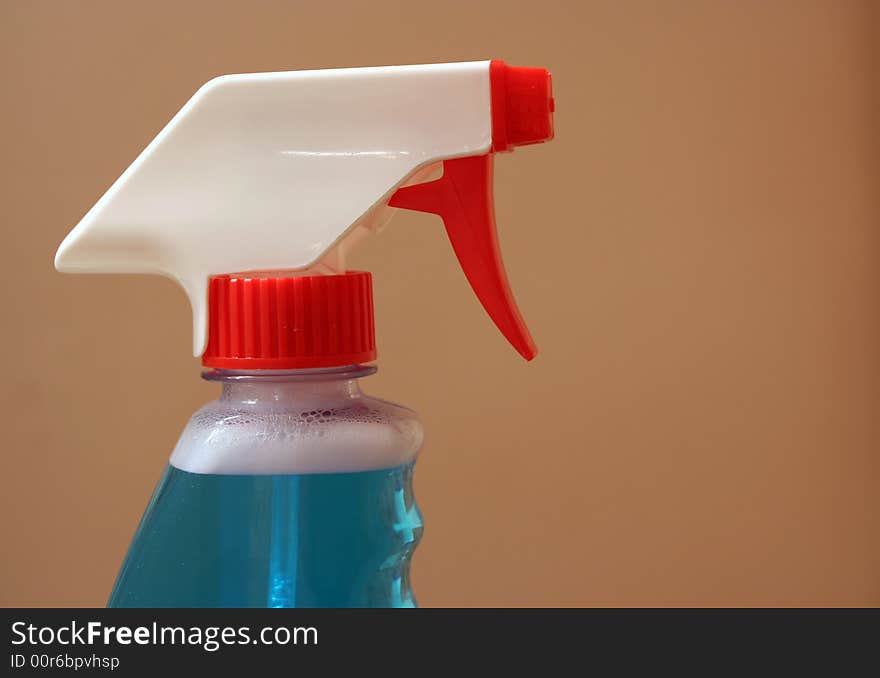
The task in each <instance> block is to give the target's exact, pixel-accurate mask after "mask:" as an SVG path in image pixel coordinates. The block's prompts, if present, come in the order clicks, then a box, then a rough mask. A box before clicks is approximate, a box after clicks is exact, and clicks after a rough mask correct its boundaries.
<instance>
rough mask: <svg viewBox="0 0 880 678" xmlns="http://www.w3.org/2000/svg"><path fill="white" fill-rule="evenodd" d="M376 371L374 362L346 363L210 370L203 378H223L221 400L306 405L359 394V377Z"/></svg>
mask: <svg viewBox="0 0 880 678" xmlns="http://www.w3.org/2000/svg"><path fill="white" fill-rule="evenodd" d="M375 372H376V367H374V366H372V365H345V366H342V367H328V368H320V369H306V370H208V371H206V372H203V373H202V378H203V379H206V380H208V381H218V382H220V383H221V384H222V387H223V391H222V394H221V396H220V401H221V402H224V403H227V404H230V405H239V406H245V407H247V406H253V407H273V406H284V405H296V406H297V407H302V406H305V405H311V406H320V405H321V404H322V403H328V404H329V403H338V402H339V401H340V400H345V399H350V398H358V397H360V396H361V389H360V383H359V381H358V380H359V379H360V378H361V377H366V376H369V375H371V374H374V373H375Z"/></svg>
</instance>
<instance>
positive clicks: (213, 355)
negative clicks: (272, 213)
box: [202, 271, 376, 370]
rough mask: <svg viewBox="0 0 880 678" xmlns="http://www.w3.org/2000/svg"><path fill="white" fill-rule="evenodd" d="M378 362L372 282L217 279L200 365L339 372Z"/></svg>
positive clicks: (353, 278) (355, 277) (351, 278)
mask: <svg viewBox="0 0 880 678" xmlns="http://www.w3.org/2000/svg"><path fill="white" fill-rule="evenodd" d="M375 359H376V334H375V329H374V326H373V285H372V276H371V275H370V274H369V273H366V272H363V271H350V272H348V273H344V274H342V275H317V276H305V277H277V276H250V275H247V274H238V275H218V276H213V277H212V278H211V280H210V282H209V286H208V347H207V349H205V353H204V355H203V356H202V364H203V365H206V366H207V367H215V368H220V369H227V370H247V369H258V370H290V369H306V368H314V367H334V366H338V365H353V364H356V363H364V362H370V361H371V360H375Z"/></svg>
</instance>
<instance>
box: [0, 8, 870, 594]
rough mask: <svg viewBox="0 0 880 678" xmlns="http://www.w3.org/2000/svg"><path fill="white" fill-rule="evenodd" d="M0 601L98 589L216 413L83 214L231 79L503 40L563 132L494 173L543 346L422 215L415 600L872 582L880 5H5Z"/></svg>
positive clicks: (398, 339)
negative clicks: (175, 119)
mask: <svg viewBox="0 0 880 678" xmlns="http://www.w3.org/2000/svg"><path fill="white" fill-rule="evenodd" d="M0 7H2V10H0V50H2V51H0V69H2V83H3V89H2V95H0V96H2V99H0V101H2V107H0V134H2V150H3V154H2V158H3V162H2V164H0V167H2V169H0V172H2V177H0V203H2V209H3V229H4V232H3V235H4V238H3V247H2V250H0V251H2V253H3V264H4V268H5V271H4V273H5V276H4V279H5V285H3V288H2V306H3V309H4V318H5V320H4V323H3V325H4V326H3V332H2V333H0V342H2V343H0V351H2V356H3V358H4V365H3V387H2V389H0V399H2V400H0V411H2V422H0V424H2V429H3V449H2V455H0V464H2V468H0V472H2V479H0V483H2V494H0V497H2V499H0V501H2V505H0V516H2V518H0V542H2V544H3V546H2V549H3V558H2V565H0V568H2V570H0V603H2V604H6V605H12V604H16V605H100V604H103V603H104V601H105V599H106V595H107V593H108V592H109V589H110V586H111V585H112V582H113V579H114V577H115V573H116V569H117V567H118V566H119V564H120V561H121V559H122V557H123V554H124V551H125V548H126V546H127V543H128V540H129V538H130V536H131V534H132V532H133V530H134V527H135V525H136V522H137V520H138V518H139V516H140V513H141V511H142V510H143V508H144V506H145V503H146V501H147V498H148V496H149V493H150V491H151V489H152V487H153V484H154V483H155V481H156V480H157V478H158V476H159V473H160V471H161V469H162V467H163V465H164V464H165V461H166V459H167V456H168V454H169V452H170V450H171V447H172V445H173V443H174V441H175V439H176V437H177V435H178V433H179V432H180V430H181V428H182V426H183V424H184V422H185V420H186V418H187V417H188V415H189V414H190V412H191V411H192V410H194V409H195V408H196V407H197V406H199V405H200V404H201V403H202V402H204V401H205V400H207V399H209V398H211V397H213V395H214V393H215V389H216V387H215V386H212V385H209V384H206V383H203V382H201V381H200V380H199V378H198V374H199V369H200V367H199V364H198V361H197V360H195V359H193V358H191V357H190V356H189V347H190V323H189V311H188V308H187V304H186V299H185V297H184V295H183V294H182V293H181V292H180V291H179V290H178V289H176V288H175V287H174V286H173V285H172V284H171V283H169V282H167V281H163V280H161V279H158V278H148V277H115V276H114V277H99V276H94V277H90V276H62V275H60V274H56V273H55V272H54V271H53V269H52V265H51V260H52V256H53V253H54V250H55V248H56V246H57V245H58V243H59V242H60V241H61V239H62V237H63V236H64V235H65V233H66V232H67V231H68V230H69V229H70V228H71V227H72V226H73V225H74V224H75V223H76V222H77V220H78V219H79V218H80V217H81V216H82V215H83V213H84V212H85V211H86V210H87V209H88V208H89V207H90V206H91V205H92V204H93V203H94V201H95V200H96V199H97V198H98V197H99V196H100V195H101V193H102V192H103V191H104V190H105V189H106V187H107V186H108V185H109V184H110V183H111V182H112V181H113V180H114V179H115V178H116V177H117V176H118V174H119V173H120V172H121V171H122V170H123V169H124V168H125V167H126V166H127V165H128V163H129V162H130V161H131V160H132V159H133V158H134V157H135V156H136V155H137V153H138V152H139V151H140V150H141V148H142V147H143V146H144V145H145V144H146V143H147V142H148V141H149V140H150V139H151V138H152V137H153V136H154V135H155V134H156V132H157V131H158V130H159V129H161V127H162V126H163V125H164V124H165V122H166V121H167V120H168V119H169V118H170V116H171V115H172V114H173V113H174V112H175V111H176V110H177V108H178V107H179V106H180V105H181V104H182V103H183V102H184V101H185V100H186V99H187V98H188V97H189V96H190V94H191V93H192V92H193V91H194V90H195V89H196V88H197V87H198V86H199V85H200V84H201V83H202V82H203V81H205V80H207V79H208V78H210V77H212V76H214V75H218V74H221V73H227V72H238V71H262V70H283V69H301V68H314V67H333V66H350V65H376V64H389V63H420V62H431V61H452V60H468V59H478V58H503V59H505V60H507V61H508V62H510V63H514V64H522V65H542V66H546V67H548V68H550V69H551V70H552V71H553V74H554V84H555V92H556V100H557V111H558V113H557V116H556V127H557V138H556V141H555V142H554V143H552V144H549V145H547V146H542V147H533V148H525V149H521V150H518V151H517V152H516V153H514V154H512V155H505V156H503V157H500V158H499V159H498V162H497V180H496V185H497V189H496V192H497V210H498V221H499V226H500V231H501V240H502V245H503V248H504V253H505V257H506V260H507V264H508V271H509V273H510V277H511V280H512V281H513V284H514V287H515V289H516V292H517V296H518V299H519V301H520V304H521V306H522V309H523V312H524V314H525V316H526V318H527V320H528V321H529V323H530V325H531V327H532V329H533V331H534V334H535V336H536V339H537V341H538V344H539V347H540V349H541V355H540V356H539V357H538V359H537V360H536V361H535V362H534V363H532V364H526V363H524V362H522V361H521V360H520V359H519V358H518V356H517V355H516V354H515V353H514V352H513V351H512V350H510V349H509V348H508V347H507V346H506V345H505V343H504V342H503V340H502V339H501V337H500V335H498V333H497V332H496V330H495V329H494V327H493V326H492V325H491V323H490V322H489V321H488V319H487V318H486V317H484V315H483V313H482V311H481V309H480V307H479V305H478V304H477V302H476V301H475V299H474V298H473V297H472V295H471V293H470V291H469V289H468V287H467V284H466V282H465V280H464V277H463V276H462V275H461V273H460V272H459V270H458V265H457V262H456V261H455V259H454V257H453V255H452V252H451V249H450V247H449V245H448V243H447V242H446V240H445V235H444V232H443V228H442V225H441V223H440V222H439V221H438V220H436V219H434V218H432V217H429V216H426V215H416V214H403V213H401V214H400V215H399V216H398V217H397V218H396V220H395V221H394V222H393V223H392V225H391V226H390V227H389V228H388V229H387V230H386V231H385V232H384V233H383V234H382V235H381V236H380V237H378V238H376V239H374V240H373V241H372V242H370V243H368V244H367V245H366V246H364V247H363V248H362V250H361V252H360V253H359V254H358V256H357V257H356V260H355V262H354V263H355V265H357V266H359V267H367V268H369V269H371V270H372V271H373V272H374V274H375V279H376V295H377V298H376V302H377V307H378V311H377V312H378V318H377V321H378V328H379V341H380V365H381V369H380V372H379V374H378V375H377V376H375V377H372V378H370V379H369V380H368V381H367V382H366V383H365V387H366V388H367V390H369V391H371V392H373V393H376V394H379V395H384V396H387V397H391V398H392V399H395V400H399V401H401V402H403V403H406V404H408V405H410V406H412V407H414V408H416V409H417V410H419V411H420V412H422V413H423V415H424V419H425V423H426V425H427V429H428V438H427V444H426V447H425V449H424V452H423V455H422V457H421V461H420V462H419V466H418V471H417V474H416V475H417V481H416V491H417V495H418V499H419V502H420V504H421V506H422V508H423V509H424V513H425V516H426V520H427V529H426V533H425V538H424V541H423V542H422V545H421V547H420V548H419V550H418V553H417V556H416V559H415V566H414V581H415V586H416V591H417V594H418V596H419V598H420V601H421V603H422V604H423V605H607V604H621V605H666V604H681V605H691V604H694V605H718V604H724V605H749V604H762V605H763V604H784V605H829V604H844V605H864V604H871V605H877V604H880V493H878V487H880V193H878V179H880V77H878V73H880V3H877V2H871V1H867V2H840V1H835V0H827V1H825V2H807V1H801V2H783V1H779V0H777V1H774V2H765V1H758V0H751V1H748V2H726V1H722V0H717V1H708V0H707V1H703V2H686V1H683V0H678V1H674V2H665V3H659V2H653V1H648V0H645V1H643V2H642V1H636V0H629V1H626V2H614V1H608V2H574V1H571V2H553V1H550V0H548V1H545V2H532V1H528V2H514V1H513V0H506V1H503V2H473V1H470V2H457V1H451V0H444V1H443V2H430V3H421V2H416V1H414V0H407V1H405V2H390V1H387V0H373V1H371V2H334V1H332V0H328V1H326V2H306V1H302V2H276V3H269V2H238V3H229V2H227V3H217V2H179V1H178V2H156V1H152V2H118V1H115V0H114V1H102V2H86V1H84V0H82V1H79V2H73V1H69V2H61V1H58V2H46V1H42V2H32V1H25V0H21V1H10V0H2V3H0Z"/></svg>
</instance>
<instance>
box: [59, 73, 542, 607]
mask: <svg viewBox="0 0 880 678" xmlns="http://www.w3.org/2000/svg"><path fill="white" fill-rule="evenodd" d="M552 113H553V98H552V92H551V81H550V75H549V73H548V72H547V71H546V70H544V69H541V68H522V67H512V66H508V65H506V64H505V63H503V62H501V61H480V62H469V63H451V64H431V65H421V66H390V67H379V68H349V69H330V70H315V71H295V72H283V73H256V74H244V75H226V76H221V77H219V78H215V79H213V80H211V81H209V82H208V83H206V84H205V85H204V86H203V87H202V88H201V89H199V90H198V91H197V92H196V94H195V95H194V96H193V97H192V98H191V99H190V100H189V101H188V102H187V103H186V104H185V105H184V106H183V108H182V109H181V110H180V111H179V112H178V113H177V114H176V115H175V116H174V117H173V118H172V120H171V121H170V122H169V123H168V124H167V125H166V126H165V128H164V129H163V130H162V131H161V132H160V133H159V134H158V135H157V136H156V138H155V139H154V140H153V141H152V142H151V143H150V144H149V145H148V146H147V147H146V149H144V151H143V152H142V153H141V154H140V155H139V156H138V157H137V159H135V161H134V162H133V163H132V164H131V165H130V166H129V167H128V169H126V170H125V172H123V174H122V175H121V176H120V177H119V178H118V179H117V180H116V182H115V183H114V184H113V185H112V186H111V187H110V188H109V189H108V190H107V192H106V193H105V194H104V195H103V197H101V199H100V200H98V202H97V203H96V204H95V205H94V207H92V209H91V210H90V211H89V212H88V213H87V214H86V215H85V216H84V217H83V219H82V220H81V221H80V222H79V224H77V226H76V227H75V228H74V229H73V230H72V231H71V232H70V233H69V234H68V236H67V237H66V238H65V240H64V241H63V242H62V244H61V246H60V247H59V249H58V252H57V254H56V257H55V266H56V268H57V269H58V270H59V271H64V272H88V273H101V272H103V273H154V274H159V275H163V276H166V277H169V278H171V279H172V280H174V281H176V282H177V283H179V284H180V286H181V287H183V289H184V291H185V292H186V294H187V295H188V297H189V301H190V305H191V308H192V315H193V337H194V347H193V348H194V354H195V355H196V356H199V355H201V356H202V363H203V365H204V366H205V367H206V368H207V370H206V371H205V372H204V373H203V377H204V378H205V379H208V380H212V381H217V382H219V383H220V384H221V385H222V394H221V396H220V398H219V399H218V400H215V401H213V402H211V403H209V404H207V405H205V406H204V407H202V408H201V409H200V410H198V411H197V412H196V413H195V414H194V415H193V416H192V418H191V419H190V421H189V423H188V424H187V426H186V428H185V430H184V431H183V434H182V435H181V437H180V439H179V441H178V443H177V446H176V447H175V448H174V451H173V453H172V455H171V459H170V463H169V464H168V466H167V468H166V470H165V473H164V475H163V477H162V479H161V480H160V482H159V484H158V486H157V488H156V490H155V492H154V494H153V497H152V499H151V500H150V502H149V505H148V506H147V509H146V511H145V513H144V516H143V518H142V519H141V523H140V525H139V527H138V529H137V532H136V534H135V537H134V540H133V542H132V544H131V547H130V549H129V552H128V555H127V557H126V559H125V562H124V563H123V565H122V568H121V571H120V573H119V576H118V579H117V581H116V585H115V587H114V588H113V591H112V593H111V595H110V600H109V605H110V606H135V607H372V606H391V607H408V606H414V605H415V598H414V597H413V593H412V590H411V587H410V582H409V563H410V558H411V556H412V553H413V550H414V549H415V547H416V545H417V544H418V541H419V539H420V537H421V534H422V518H421V514H420V513H419V510H418V508H417V506H416V504H415V501H414V498H413V494H412V471H413V464H414V462H415V459H416V455H417V453H418V451H419V449H420V447H421V444H422V438H423V430H422V426H421V424H420V423H419V420H418V417H417V415H416V414H415V413H414V412H413V411H412V410H410V409H408V408H405V407H401V406H399V405H395V404H392V403H389V402H387V401H384V400H379V399H376V398H372V397H369V396H367V395H365V394H364V393H362V392H361V390H360V386H359V382H358V380H359V379H360V378H361V377H364V376H367V375H369V374H372V373H373V372H374V371H375V369H376V368H375V367H374V366H372V365H371V363H372V362H373V361H374V360H375V359H376V342H375V333H374V326H373V298H372V284H371V277H370V274H369V273H367V272H361V271H350V270H347V269H346V266H345V253H346V250H348V249H349V248H350V247H351V246H352V245H354V244H355V243H357V242H358V241H360V240H362V239H363V238H364V237H365V236H368V235H370V234H371V233H374V232H375V231H377V230H378V229H379V228H380V227H382V226H383V225H384V224H385V223H386V222H387V221H388V220H389V219H390V217H391V216H392V214H393V213H394V212H395V210H397V209H409V210H418V211H423V212H430V213H434V214H437V215H439V216H440V217H441V218H442V220H443V222H444V224H445V226H446V232H447V234H448V235H449V239H450V241H451V242H452V246H453V248H454V250H455V254H456V256H457V257H458V260H459V262H460V264H461V267H462V269H463V271H464V274H465V275H466V276H467V279H468V281H469V282H470V284H471V287H472V288H473V290H474V292H475V293H476V295H477V297H478V299H479V300H480V302H481V304H482V305H483V307H484V308H485V310H486V312H487V313H488V314H489V316H490V317H491V318H492V320H493V321H494V322H495V324H496V325H497V327H498V329H499V330H500V331H501V332H502V334H503V335H504V336H505V337H506V338H507V340H508V341H509V342H510V343H511V344H512V345H513V347H514V348H515V349H516V350H517V351H518V352H519V353H520V354H521V355H522V356H523V357H524V358H525V359H527V360H531V359H532V358H533V357H534V356H535V352H536V349H535V345H534V342H533V341H532V339H531V336H530V335H529V332H528V330H527V328H526V326H525V324H524V322H523V320H522V317H521V316H520V314H519V311H518V310H517V307H516V304H515V302H514V299H513V295H512V293H511V291H510V287H509V285H508V282H507V277H506V275H505V272H504V267H503V265H502V262H501V257H500V252H499V249H498V241H497V235H496V229H495V217H494V211H493V196H492V178H493V157H494V153H495V152H501V151H509V150H512V149H513V148H514V147H516V146H520V145H524V144H532V143H538V142H543V141H547V140H549V139H551V138H552V137H553V127H552Z"/></svg>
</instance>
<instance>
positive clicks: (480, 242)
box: [388, 153, 538, 360]
mask: <svg viewBox="0 0 880 678" xmlns="http://www.w3.org/2000/svg"><path fill="white" fill-rule="evenodd" d="M492 170H493V161H492V154H491V153H489V154H487V155H478V156H471V157H467V158H456V159H454V160H444V161H443V176H442V177H440V178H439V179H437V180H435V181H429V182H427V183H424V184H416V185H415V186H405V187H403V188H400V189H398V190H397V192H396V193H395V194H394V195H393V196H391V199H390V200H389V201H388V205H389V206H391V207H399V208H401V209H408V210H415V211H417V212H430V213H431V214H438V215H439V216H440V217H441V218H442V219H443V223H444V224H445V225H446V233H447V234H448V235H449V240H450V241H451V242H452V247H453V249H454V250H455V254H456V256H457V257H458V261H459V263H460V264H461V268H462V270H463V271H464V274H465V276H467V279H468V281H469V282H470V284H471V288H472V289H473V290H474V292H475V293H476V295H477V298H478V299H479V300H480V303H481V304H483V308H484V309H486V312H487V313H488V314H489V317H490V318H492V320H493V321H494V322H495V325H497V327H498V329H499V330H501V333H502V334H503V335H504V336H505V337H506V338H507V340H508V341H509V342H510V343H511V344H512V345H513V347H514V348H515V349H516V350H517V351H518V352H519V354H520V355H522V357H523V358H525V359H526V360H531V359H532V358H534V357H535V355H536V354H537V352H538V350H537V348H536V346H535V342H534V341H533V340H532V337H531V335H530V334H529V330H528V328H527V327H526V324H525V322H524V321H523V319H522V316H521V315H520V312H519V309H518V308H517V306H516V301H515V300H514V298H513V293H512V292H511V290H510V284H509V283H508V282H507V274H506V273H505V272H504V265H503V264H502V262H501V252H500V250H499V249H498V233H497V231H496V228H495V206H494V201H493V197H492V178H493V174H492Z"/></svg>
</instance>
